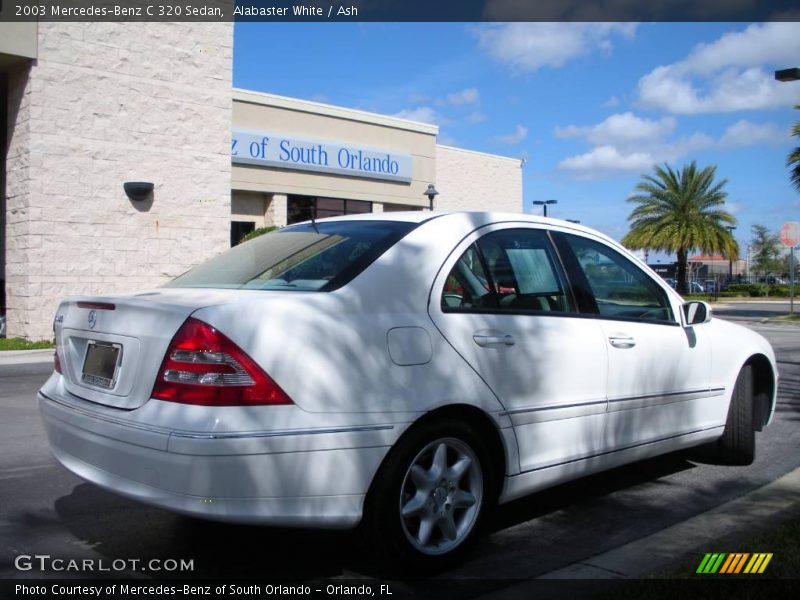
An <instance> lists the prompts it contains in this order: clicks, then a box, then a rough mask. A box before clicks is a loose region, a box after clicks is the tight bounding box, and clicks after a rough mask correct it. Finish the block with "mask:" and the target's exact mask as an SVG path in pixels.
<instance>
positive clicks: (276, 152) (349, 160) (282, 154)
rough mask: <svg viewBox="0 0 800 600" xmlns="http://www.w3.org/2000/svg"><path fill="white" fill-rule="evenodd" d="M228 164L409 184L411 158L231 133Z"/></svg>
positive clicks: (237, 131) (337, 145)
mask: <svg viewBox="0 0 800 600" xmlns="http://www.w3.org/2000/svg"><path fill="white" fill-rule="evenodd" d="M231 162H233V163H234V164H244V165H257V166H260V167H278V168H281V169H293V170H300V171H314V172H317V173H335V174H337V175H348V176H350V177H365V178H368V179H387V180H389V181H402V182H405V183H410V182H411V155H410V154H397V153H396V152H392V151H391V150H380V149H378V148H368V147H366V146H361V145H360V144H345V143H337V142H330V141H319V140H310V139H304V138H296V137H292V136H288V135H275V134H272V133H266V132H263V131H249V130H244V129H234V130H233V136H232V140H231Z"/></svg>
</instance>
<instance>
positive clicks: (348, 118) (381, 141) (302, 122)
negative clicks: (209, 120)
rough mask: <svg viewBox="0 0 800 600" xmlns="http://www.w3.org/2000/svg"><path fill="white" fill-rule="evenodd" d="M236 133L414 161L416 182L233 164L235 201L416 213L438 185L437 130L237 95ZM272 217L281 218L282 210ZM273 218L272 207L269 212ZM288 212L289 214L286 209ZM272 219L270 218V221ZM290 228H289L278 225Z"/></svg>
mask: <svg viewBox="0 0 800 600" xmlns="http://www.w3.org/2000/svg"><path fill="white" fill-rule="evenodd" d="M233 94H234V95H233V98H234V102H233V128H234V129H246V130H253V131H262V132H266V133H271V134H278V135H279V134H283V135H286V136H293V137H298V138H309V139H313V140H320V141H330V142H336V143H352V144H356V145H359V146H369V147H374V148H380V149H386V150H390V151H392V152H396V153H398V154H408V155H411V160H412V181H411V182H410V183H405V182H397V181H382V180H378V179H370V178H362V177H354V176H346V175H336V174H330V173H315V172H309V171H298V170H290V169H278V168H265V167H263V166H256V165H242V164H234V165H233V169H232V187H233V190H234V192H233V196H234V198H239V197H240V192H243V191H246V192H261V193H266V194H268V195H270V194H277V195H279V198H282V197H283V196H285V195H288V194H300V195H304V196H321V197H331V198H345V199H349V200H366V201H370V202H375V203H379V204H383V203H388V204H395V205H402V206H407V207H409V208H416V207H419V206H426V205H427V202H428V201H427V199H426V198H425V196H424V195H423V192H424V191H425V189H426V188H427V187H428V184H429V183H435V181H436V179H435V178H436V176H437V172H436V135H437V134H438V132H439V128H438V127H436V126H435V125H428V124H425V123H416V122H413V121H408V120H405V119H397V118H394V117H389V116H384V115H378V114H373V113H367V112H364V111H360V110H354V109H349V108H342V107H339V106H331V105H327V104H320V103H318V102H309V101H306V100H298V99H296V98H286V97H283V96H276V95H273V94H264V93H260V92H251V91H248V90H238V89H237V90H234V92H233ZM274 209H275V210H273V211H272V213H271V214H280V213H279V212H278V213H276V212H275V211H279V209H278V207H277V206H276V207H274ZM267 210H268V212H269V210H270V209H269V206H268V207H267ZM283 210H284V212H285V208H284V209H283ZM268 218H269V217H268ZM275 224H277V225H285V222H283V223H280V222H277V221H276V222H275Z"/></svg>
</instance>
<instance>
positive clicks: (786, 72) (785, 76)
mask: <svg viewBox="0 0 800 600" xmlns="http://www.w3.org/2000/svg"><path fill="white" fill-rule="evenodd" d="M775 79H777V80H778V81H782V82H784V83H785V82H787V81H798V80H800V67H791V68H789V69H781V70H779V71H775ZM789 267H790V274H789V298H790V300H789V314H791V315H793V314H794V268H793V267H794V245H792V258H791V262H790V263H789Z"/></svg>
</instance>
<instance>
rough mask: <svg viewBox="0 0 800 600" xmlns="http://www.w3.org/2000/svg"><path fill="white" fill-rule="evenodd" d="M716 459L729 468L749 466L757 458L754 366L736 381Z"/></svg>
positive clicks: (742, 372) (740, 373) (740, 374)
mask: <svg viewBox="0 0 800 600" xmlns="http://www.w3.org/2000/svg"><path fill="white" fill-rule="evenodd" d="M713 451H714V455H715V457H716V459H717V460H718V461H719V462H720V463H722V464H726V465H749V464H752V462H753V460H754V459H755V456H756V430H755V426H754V423H753V367H752V365H745V366H744V367H742V370H741V371H740V372H739V376H738V377H737V378H736V384H735V385H734V387H733V394H732V396H731V403H730V406H729V408H728V419H727V422H726V423H725V432H724V433H723V434H722V437H721V438H720V439H719V440H717V442H716V444H715V445H714V447H713Z"/></svg>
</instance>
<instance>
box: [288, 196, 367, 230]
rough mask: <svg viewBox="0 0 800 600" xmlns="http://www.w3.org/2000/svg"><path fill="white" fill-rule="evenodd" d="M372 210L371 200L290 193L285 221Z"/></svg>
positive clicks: (291, 221) (306, 219)
mask: <svg viewBox="0 0 800 600" xmlns="http://www.w3.org/2000/svg"><path fill="white" fill-rule="evenodd" d="M371 212H372V202H365V201H364V200H345V199H343V198H316V197H313V196H296V195H290V196H289V198H288V199H287V207H286V222H287V224H289V225H292V224H293V223H300V222H302V221H309V220H310V219H311V218H312V217H314V218H315V219H325V218H327V217H339V216H341V215H356V214H362V213H371Z"/></svg>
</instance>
